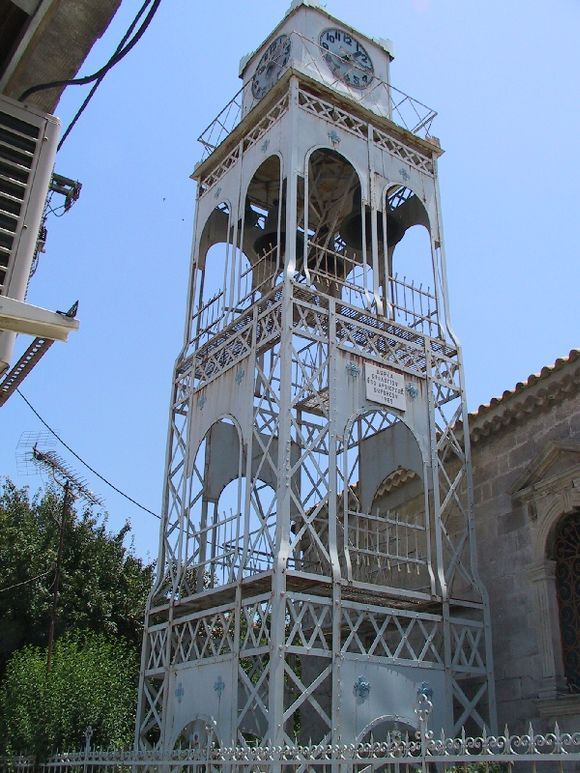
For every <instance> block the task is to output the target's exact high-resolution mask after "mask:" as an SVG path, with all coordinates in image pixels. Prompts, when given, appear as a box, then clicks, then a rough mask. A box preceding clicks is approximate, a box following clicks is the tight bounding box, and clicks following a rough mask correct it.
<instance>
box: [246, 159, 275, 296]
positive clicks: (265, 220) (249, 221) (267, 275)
mask: <svg viewBox="0 0 580 773" xmlns="http://www.w3.org/2000/svg"><path fill="white" fill-rule="evenodd" d="M285 199H286V190H285V184H284V181H283V180H282V177H281V165H280V159H279V157H278V156H270V157H269V158H267V159H266V160H265V161H263V162H262V164H260V166H259V167H258V169H257V170H256V172H255V173H254V175H253V176H252V179H251V180H250V183H249V185H248V189H247V191H246V198H245V202H244V212H243V215H242V217H241V218H240V223H239V225H240V247H241V249H242V251H243V253H244V254H245V255H247V256H248V259H249V262H250V264H251V273H246V274H244V273H242V274H241V275H240V298H243V297H248V296H250V295H251V296H252V302H253V301H254V300H256V299H257V297H259V296H260V295H263V294H264V293H266V292H267V291H268V290H269V289H271V287H272V286H274V285H275V284H276V282H277V280H278V277H279V275H280V272H281V271H282V268H283V266H284V255H285V249H286V232H285V228H286V222H285V214H286V201H285Z"/></svg>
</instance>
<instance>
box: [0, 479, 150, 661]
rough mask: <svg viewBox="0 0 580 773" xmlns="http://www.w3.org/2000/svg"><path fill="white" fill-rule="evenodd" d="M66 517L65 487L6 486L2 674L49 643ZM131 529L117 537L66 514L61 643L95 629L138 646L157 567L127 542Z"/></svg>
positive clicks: (0, 496)
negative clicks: (17, 657) (24, 651)
mask: <svg viewBox="0 0 580 773" xmlns="http://www.w3.org/2000/svg"><path fill="white" fill-rule="evenodd" d="M61 514H62V492H61V490H60V489H55V490H53V489H51V488H48V489H46V490H45V491H44V492H41V493H40V494H37V495H36V496H35V497H33V498H32V499H31V498H30V497H29V494H28V491H27V489H18V488H16V486H14V484H13V483H11V482H10V481H7V482H6V483H5V484H4V486H3V488H2V490H1V491H0V534H1V535H2V539H1V540H0V620H1V621H2V624H1V625H0V674H1V673H2V671H3V669H4V665H5V663H6V660H7V659H8V657H9V656H10V655H11V653H12V652H14V651H15V650H17V649H19V648H21V647H23V646H25V645H40V646H44V645H45V644H46V640H47V632H48V619H49V610H50V604H51V600H52V583H53V580H54V565H55V562H56V554H57V548H58V528H59V522H60V518H61ZM128 531H129V526H128V525H126V526H125V527H124V528H123V529H121V530H120V531H119V532H118V534H111V533H110V532H108V531H107V528H106V523H99V522H98V520H97V518H96V517H95V516H94V515H93V514H92V513H91V512H90V511H89V510H86V511H84V512H83V513H81V514H77V513H76V512H74V511H72V510H71V511H70V512H69V513H68V515H67V519H66V527H65V543H64V544H65V546H64V555H63V562H62V571H61V583H60V588H61V593H60V600H59V610H58V621H57V626H56V637H57V638H58V637H59V636H61V635H62V634H63V633H64V632H65V631H71V630H74V629H83V630H93V631H95V632H98V633H105V634H107V635H108V636H110V637H113V638H114V637H115V636H121V637H123V638H124V639H126V640H127V641H128V642H130V643H131V644H132V645H133V646H134V647H135V648H136V649H138V648H139V646H140V641H141V634H142V624H143V615H144V609H145V601H146V598H147V593H148V592H149V589H150V587H151V577H152V566H151V565H145V564H144V563H143V562H142V561H141V560H140V559H138V558H136V557H135V555H134V554H133V553H132V551H131V549H128V548H126V547H125V546H124V545H123V542H124V540H125V538H126V536H127V533H128ZM47 571H48V573H47V574H45V575H44V576H42V577H40V578H39V579H37V580H35V581H33V582H28V580H30V578H32V577H35V576H36V575H39V574H41V573H43V572H47ZM18 583H24V584H22V585H19V586H18V587H16V588H13V589H9V590H3V589H6V588H10V586H14V585H17V584H18Z"/></svg>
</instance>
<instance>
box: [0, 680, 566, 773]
mask: <svg viewBox="0 0 580 773" xmlns="http://www.w3.org/2000/svg"><path fill="white" fill-rule="evenodd" d="M364 690H365V685H364V683H361V692H364ZM429 704H430V701H429V700H428V699H426V700H425V701H424V703H422V704H421V706H420V707H419V708H418V710H417V715H418V718H419V727H420V729H419V730H418V731H417V733H416V734H409V732H408V731H407V730H405V729H399V730H397V729H395V730H392V731H389V732H388V733H387V736H386V738H385V740H383V741H375V740H374V739H373V738H372V736H371V737H370V739H369V740H368V741H366V742H359V743H352V744H315V745H296V744H289V745H283V746H249V745H247V744H246V745H243V746H234V747H218V746H216V745H215V741H214V730H213V728H212V726H211V725H206V726H203V729H204V731H205V732H206V733H207V739H208V741H207V743H201V744H199V743H197V744H196V745H194V746H193V747H192V748H187V749H175V750H173V751H172V752H168V753H166V754H163V753H161V752H159V751H137V750H132V751H124V750H113V751H101V750H93V749H91V747H90V734H89V735H88V740H89V743H86V744H85V748H84V749H83V750H82V751H79V752H66V753H60V754H55V755H53V756H51V757H49V758H48V760H46V762H43V763H39V762H38V761H37V760H36V759H35V758H34V757H25V756H20V757H13V758H0V771H1V772H2V773H20V772H21V771H22V773H24V771H33V770H34V771H41V773H60V772H61V771H81V770H82V771H83V773H97V772H100V773H106V772H108V771H119V770H129V769H131V770H134V771H141V770H143V771H160V770H169V769H171V770H175V771H181V770H187V771H199V772H200V773H201V771H216V772H217V771H232V773H234V772H238V771H250V770H251V771H276V770H278V771H279V770H281V769H282V770H284V771H297V773H298V772H300V773H307V772H308V773H313V772H314V771H321V772H322V771H328V770H340V771H344V773H363V772H367V773H368V772H369V771H375V770H376V771H379V770H380V771H392V772H393V773H395V771H400V772H401V773H405V772H409V771H417V770H422V771H427V770H433V769H434V766H435V765H437V770H441V771H455V770H458V769H459V768H458V766H461V769H463V766H465V765H474V766H475V765H477V766H478V767H477V770H497V766H498V765H505V766H506V769H507V766H509V770H515V771H533V772H535V771H537V770H540V771H542V770H546V771H553V770H559V771H573V770H577V765H578V763H579V762H580V733H568V732H563V731H561V730H560V728H559V726H558V724H556V725H555V727H554V728H553V730H552V731H549V732H544V733H538V732H536V731H535V730H534V728H533V727H532V726H531V725H530V726H529V728H528V729H527V732H526V733H521V734H516V735H513V734H511V733H510V731H509V729H508V728H507V727H506V728H505V729H504V731H503V733H501V734H496V735H491V734H488V733H483V734H482V735H480V736H469V735H467V734H466V733H465V732H462V733H461V734H460V735H459V736H457V737H453V736H447V735H446V734H445V733H444V732H443V731H442V732H441V733H439V734H434V733H433V732H432V731H430V730H429V729H428V719H429V712H430V705H429ZM200 727H201V725H200Z"/></svg>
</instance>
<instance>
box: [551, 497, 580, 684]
mask: <svg viewBox="0 0 580 773" xmlns="http://www.w3.org/2000/svg"><path fill="white" fill-rule="evenodd" d="M554 558H555V559H556V590H557V594H558V608H559V613H560V635H561V641H562V659H563V661H564V675H565V677H566V680H567V682H568V686H569V688H570V690H571V691H572V692H580V511H579V510H576V511H575V512H573V513H570V514H569V515H566V516H564V517H563V518H562V519H561V520H560V521H559V522H558V524H557V527H556V534H555V540H554Z"/></svg>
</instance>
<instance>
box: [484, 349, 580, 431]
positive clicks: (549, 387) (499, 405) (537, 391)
mask: <svg viewBox="0 0 580 773" xmlns="http://www.w3.org/2000/svg"><path fill="white" fill-rule="evenodd" d="M579 389H580V349H572V350H571V351H570V353H569V354H568V355H567V356H566V357H559V358H558V359H557V360H556V362H554V364H553V365H546V366H545V367H543V368H542V369H541V370H540V372H539V373H532V374H530V375H529V376H528V378H527V379H526V380H525V381H520V382H518V383H517V384H516V385H515V387H514V388H513V389H506V391H505V392H504V393H503V394H502V395H501V396H500V397H493V398H492V399H491V400H490V401H489V403H486V404H485V405H480V406H479V408H478V409H477V411H474V412H472V413H470V414H469V429H470V437H471V441H472V443H476V442H477V441H478V440H480V439H482V438H484V437H486V436H488V435H490V434H493V433H495V432H497V431H499V430H500V429H501V428H502V427H504V426H506V425H507V424H511V423H512V422H513V421H515V420H517V419H519V418H521V417H523V416H524V415H525V414H529V413H532V412H534V411H537V410H541V409H542V408H547V407H549V406H550V405H552V404H553V402H554V401H555V400H561V399H562V398H563V397H564V396H565V395H567V394H572V393H576V392H578V391H579Z"/></svg>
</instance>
